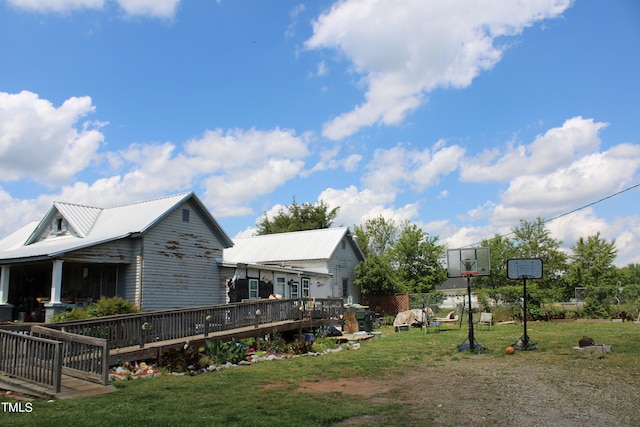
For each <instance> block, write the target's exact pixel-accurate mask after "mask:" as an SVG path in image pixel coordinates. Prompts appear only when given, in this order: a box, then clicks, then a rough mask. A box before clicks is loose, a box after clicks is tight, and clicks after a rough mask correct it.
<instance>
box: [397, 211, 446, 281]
mask: <svg viewBox="0 0 640 427" xmlns="http://www.w3.org/2000/svg"><path fill="white" fill-rule="evenodd" d="M437 242H438V237H437V236H429V235H428V234H427V233H425V232H424V231H423V230H422V229H421V228H419V227H418V226H417V225H415V224H410V223H409V221H405V222H404V223H403V225H402V229H401V231H400V234H399V235H398V239H397V240H396V242H395V245H394V246H393V248H392V249H390V254H391V259H392V262H393V266H394V267H395V269H396V277H397V279H398V282H399V286H400V287H401V288H402V289H403V290H405V291H407V292H410V293H427V292H430V291H432V290H433V289H434V288H435V286H436V285H438V284H440V283H442V282H444V281H445V280H446V279H447V274H446V271H445V269H444V268H443V267H442V262H441V260H442V259H443V258H444V254H445V251H444V247H443V246H441V245H438V244H437Z"/></svg>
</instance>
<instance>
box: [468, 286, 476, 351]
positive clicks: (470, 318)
mask: <svg viewBox="0 0 640 427" xmlns="http://www.w3.org/2000/svg"><path fill="white" fill-rule="evenodd" d="M467 294H468V295H469V316H467V317H468V319H467V320H468V322H469V348H470V349H471V351H473V350H475V349H476V339H475V337H474V335H473V311H472V309H471V276H470V275H469V274H467Z"/></svg>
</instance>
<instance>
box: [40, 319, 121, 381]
mask: <svg viewBox="0 0 640 427" xmlns="http://www.w3.org/2000/svg"><path fill="white" fill-rule="evenodd" d="M31 334H32V335H34V336H39V337H43V338H44V337H46V338H49V339H52V340H56V341H60V342H61V343H62V354H61V356H62V358H61V361H62V373H64V374H66V375H69V376H72V377H76V378H81V379H85V380H89V381H93V382H97V383H98V384H102V385H108V384H109V363H108V360H109V345H108V342H107V340H106V339H102V338H94V337H86V336H82V335H77V334H73V333H69V332H64V331H59V330H56V329H51V328H48V327H44V326H33V327H32V328H31Z"/></svg>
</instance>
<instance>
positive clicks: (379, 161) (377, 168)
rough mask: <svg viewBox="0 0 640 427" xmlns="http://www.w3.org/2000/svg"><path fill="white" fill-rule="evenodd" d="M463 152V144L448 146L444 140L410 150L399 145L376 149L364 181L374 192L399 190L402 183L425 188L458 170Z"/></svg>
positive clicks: (421, 188) (418, 188)
mask: <svg viewBox="0 0 640 427" xmlns="http://www.w3.org/2000/svg"><path fill="white" fill-rule="evenodd" d="M464 152H465V151H464V149H463V148H462V147H460V146H458V145H453V146H445V145H444V143H443V141H438V143H436V144H435V145H434V146H433V147H432V148H431V149H430V148H425V149H423V150H418V149H408V148H406V147H405V146H403V145H400V144H398V145H396V146H395V147H393V148H390V149H377V150H376V151H375V152H374V155H373V160H372V161H371V162H370V163H369V164H368V165H367V173H366V174H365V175H364V176H363V182H364V183H365V184H366V185H367V187H368V188H371V189H373V190H374V191H398V190H397V189H398V187H399V186H401V184H409V185H410V186H412V187H413V188H414V189H415V190H416V191H423V190H424V189H426V188H428V187H431V186H433V185H435V184H437V183H438V182H439V180H440V178H441V177H442V176H445V175H448V174H449V173H451V172H453V171H455V170H456V169H457V168H458V167H459V165H460V160H461V159H462V157H463V155H464Z"/></svg>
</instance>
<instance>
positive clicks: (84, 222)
mask: <svg viewBox="0 0 640 427" xmlns="http://www.w3.org/2000/svg"><path fill="white" fill-rule="evenodd" d="M187 202H189V203H190V204H191V206H193V209H194V211H197V212H198V214H199V216H200V217H201V218H202V219H203V221H204V222H205V224H206V226H207V227H208V228H209V230H211V232H212V233H213V234H215V236H216V238H217V240H218V241H219V242H220V244H221V246H222V247H223V248H226V247H229V246H231V245H232V244H233V242H232V241H231V239H230V238H229V236H227V234H226V233H225V232H224V230H222V228H221V227H220V225H219V224H218V222H217V221H216V220H215V219H214V218H213V216H212V215H211V213H210V212H209V211H208V210H207V209H206V208H205V206H204V205H203V204H202V202H201V201H200V200H199V199H198V198H197V197H196V195H195V194H194V193H192V192H190V193H182V194H178V195H174V196H167V197H163V198H160V199H155V200H150V201H145V202H139V203H134V204H129V205H125V206H119V207H114V208H105V209H103V208H95V207H87V206H80V205H73V204H68V203H59V202H56V203H54V205H53V206H52V207H51V208H50V209H49V211H48V212H47V213H46V215H45V216H44V218H43V219H42V220H41V221H40V222H39V223H38V224H37V225H36V227H35V228H34V229H33V231H32V232H31V234H30V235H29V237H27V238H26V240H23V241H22V242H20V243H18V244H12V245H11V246H10V247H9V246H8V245H7V246H6V248H5V249H4V250H2V251H1V252H0V260H4V262H7V261H9V260H14V261H15V260H18V259H20V260H22V261H26V260H27V259H28V258H34V257H56V256H60V255H62V254H64V253H67V252H70V251H75V250H78V249H82V248H87V247H90V246H95V245H98V244H102V243H106V242H110V241H114V240H118V239H122V238H126V237H129V236H131V235H136V234H143V233H145V232H146V231H147V230H149V229H150V228H152V227H153V226H154V225H155V224H157V223H159V222H161V221H162V220H163V219H164V218H165V217H166V216H167V215H169V214H170V213H172V212H174V211H175V210H176V209H178V208H179V207H180V206H182V205H183V204H184V203H187ZM13 239H14V238H13V237H12V241H13ZM5 243H6V242H4V240H3V241H2V242H0V248H2V247H5Z"/></svg>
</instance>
